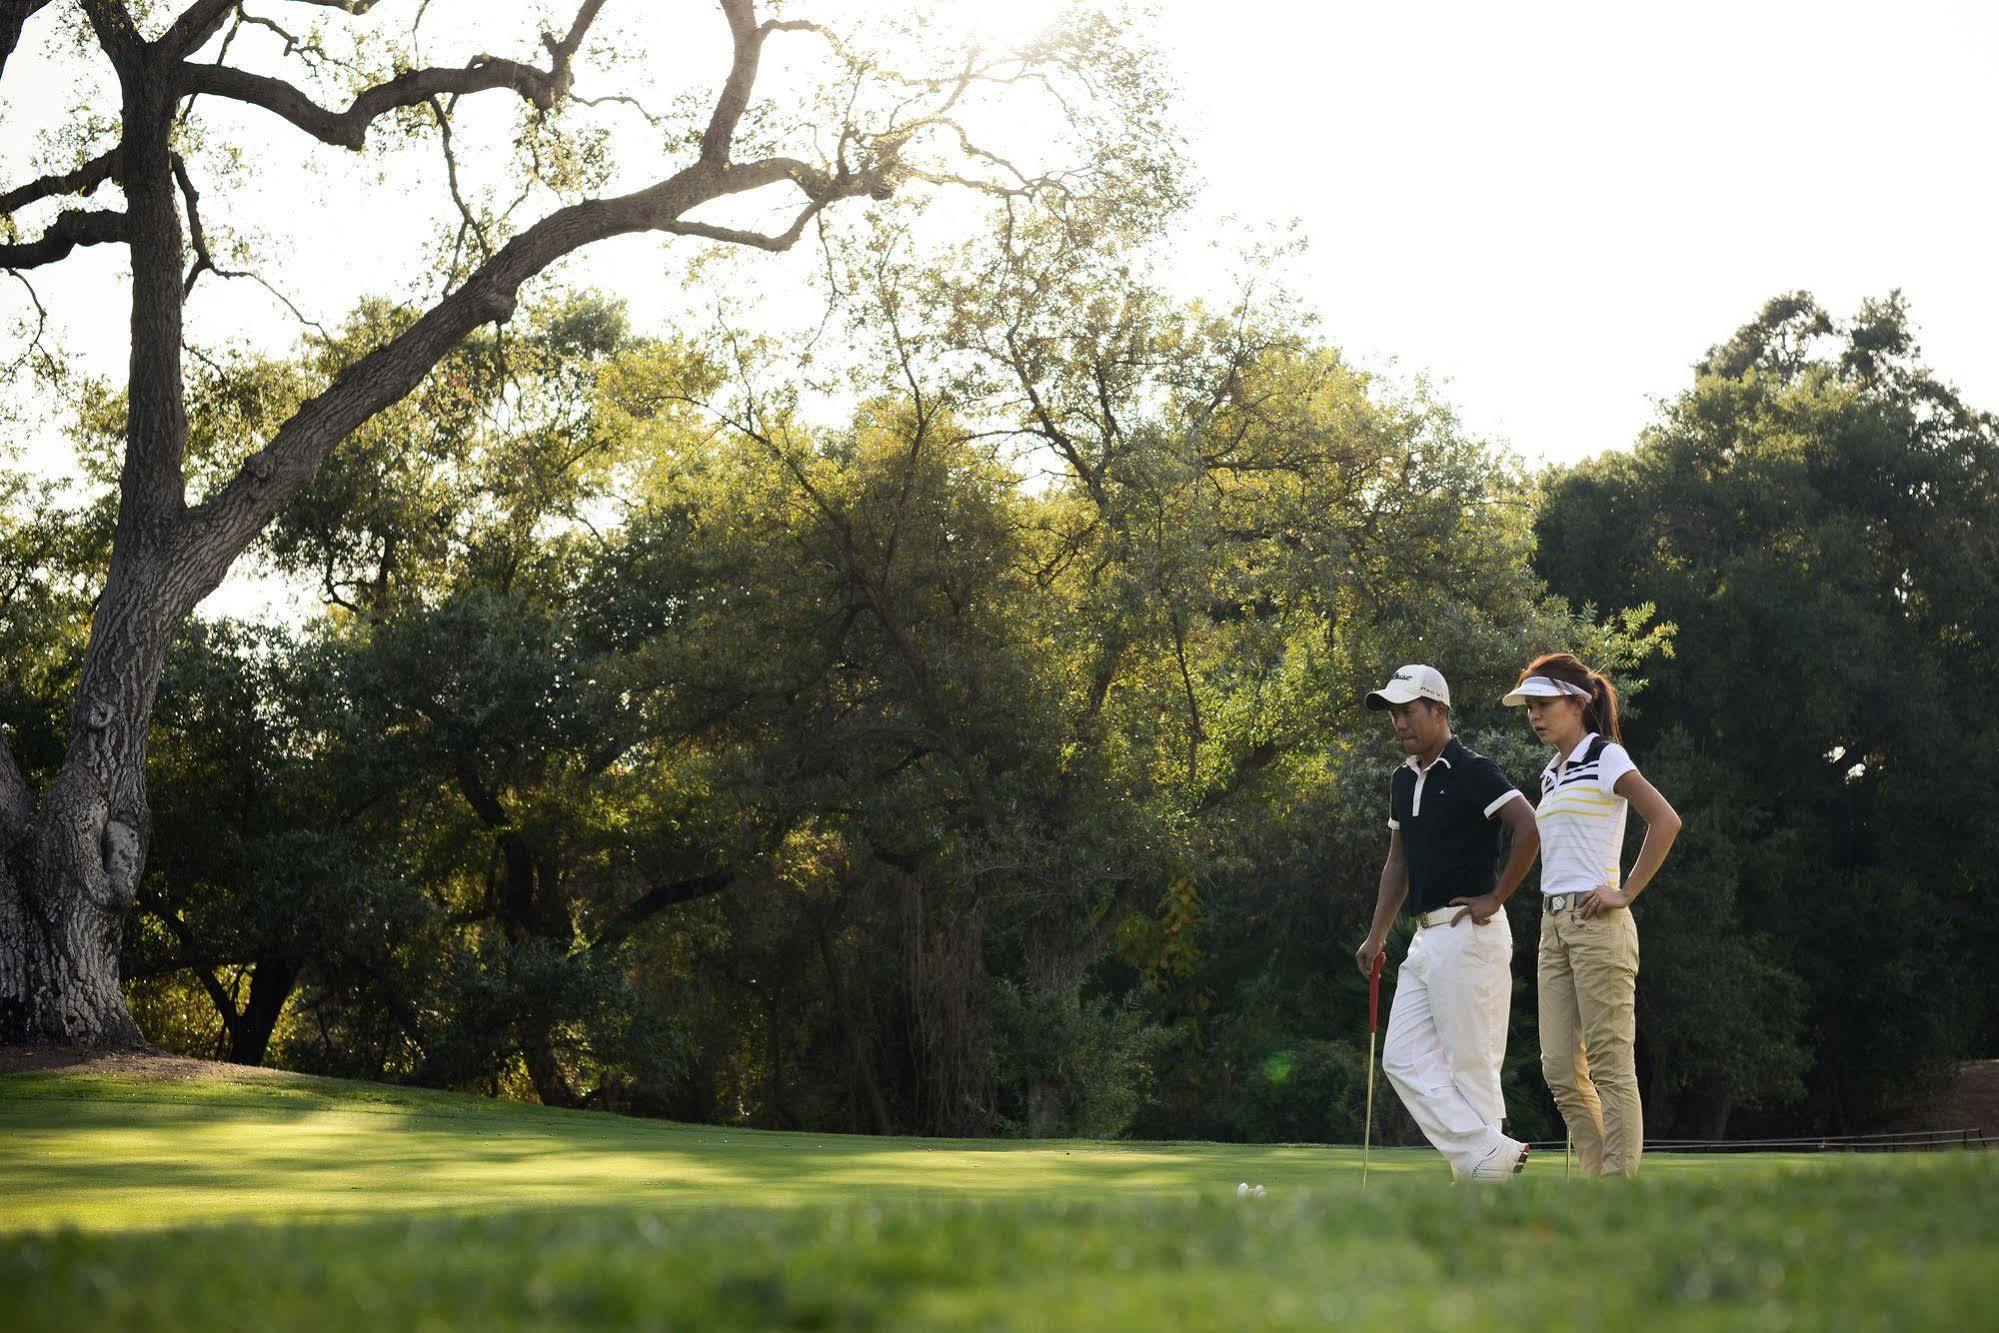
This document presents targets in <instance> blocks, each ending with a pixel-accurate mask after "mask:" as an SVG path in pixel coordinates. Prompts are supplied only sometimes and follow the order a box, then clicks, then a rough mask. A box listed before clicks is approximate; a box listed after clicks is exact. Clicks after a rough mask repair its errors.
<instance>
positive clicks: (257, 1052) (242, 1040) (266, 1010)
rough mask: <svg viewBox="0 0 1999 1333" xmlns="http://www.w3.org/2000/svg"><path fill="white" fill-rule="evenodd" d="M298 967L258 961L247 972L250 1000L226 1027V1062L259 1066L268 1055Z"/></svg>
mask: <svg viewBox="0 0 1999 1333" xmlns="http://www.w3.org/2000/svg"><path fill="white" fill-rule="evenodd" d="M298 974H299V966H298V964H297V963H295V962H293V961H292V960H291V959H289V958H260V959H258V960H257V965H256V967H254V968H252V969H251V972H250V998H249V999H248V1000H247V1001H245V1002H244V1005H243V1012H242V1013H240V1014H238V1015H237V1016H236V1021H235V1022H234V1023H232V1024H230V1025H229V1062H230V1063H231V1064H238V1065H260V1064H262V1063H264V1059H265V1057H266V1056H268V1055H269V1054H270V1049H271V1033H272V1032H274V1031H276V1030H277V1026H278V1018H279V1016H280V1015H282V1014H283V1013H284V1011H285V1002H286V1001H287V1000H289V999H291V995H292V989H293V988H294V987H295V986H297V985H298Z"/></svg>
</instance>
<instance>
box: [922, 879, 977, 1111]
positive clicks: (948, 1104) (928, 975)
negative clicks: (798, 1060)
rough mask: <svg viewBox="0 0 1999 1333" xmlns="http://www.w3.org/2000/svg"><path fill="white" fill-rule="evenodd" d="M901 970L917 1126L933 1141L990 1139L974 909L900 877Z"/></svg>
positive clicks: (971, 903)
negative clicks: (904, 971) (910, 1025)
mask: <svg viewBox="0 0 1999 1333" xmlns="http://www.w3.org/2000/svg"><path fill="white" fill-rule="evenodd" d="M900 880H901V889H902V895H901V915H902V948H903V963H904V965H905V966H906V967H907V968H908V985H909V1000H910V1013H911V1015H912V1017H913V1018H914V1019H915V1028H916V1032H915V1037H916V1041H915V1048H916V1052H917V1060H918V1071H919V1079H920V1095H921V1096H922V1099H923V1102H924V1107H923V1113H924V1119H925V1120H926V1121H927V1122H928V1124H929V1130H930V1132H931V1133H933V1134H939V1135H943V1136H945V1137H948V1138H961V1137H962V1138H977V1137H982V1136H984V1135H986V1134H989V1133H991V1132H992V1124H993V1104H994V1101H995V1100H996V1098H995V1089H994V1086H993V1071H992V1060H991V1052H990V1038H989V1035H988V1033H987V1028H986V1020H985V985H986V972H985V920H984V914H983V912H982V911H981V910H980V907H979V904H978V903H977V902H976V901H974V902H970V903H961V904H959V903H950V902H949V901H948V895H947V894H945V893H941V892H940V893H938V894H937V895H936V896H937V897H938V898H939V899H945V900H946V901H942V902H939V903H936V904H933V903H931V902H930V901H929V895H928V894H926V892H925V885H924V884H923V882H922V881H921V880H919V879H918V878H917V877H916V876H915V875H911V874H903V875H901V876H900Z"/></svg>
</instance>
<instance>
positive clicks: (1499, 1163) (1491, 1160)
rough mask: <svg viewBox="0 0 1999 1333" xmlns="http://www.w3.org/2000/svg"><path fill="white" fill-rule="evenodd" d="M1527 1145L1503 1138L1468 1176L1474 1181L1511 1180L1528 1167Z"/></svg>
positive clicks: (1475, 1164) (1473, 1167)
mask: <svg viewBox="0 0 1999 1333" xmlns="http://www.w3.org/2000/svg"><path fill="white" fill-rule="evenodd" d="M1527 1152H1528V1149H1527V1145H1526V1144H1524V1143H1522V1142H1520V1141H1519V1140H1518V1139H1509V1138H1505V1137H1503V1136H1502V1137H1501V1138H1500V1140H1499V1142H1497V1143H1495V1144H1493V1145H1492V1147H1491V1149H1490V1150H1488V1151H1487V1152H1486V1154H1485V1156H1483V1157H1481V1158H1479V1159H1478V1161H1477V1162H1476V1163H1474V1164H1473V1165H1472V1169H1471V1170H1470V1171H1469V1172H1467V1173H1466V1174H1467V1175H1469V1176H1470V1177H1471V1178H1472V1179H1473V1180H1511V1179H1513V1177H1515V1176H1517V1175H1519V1174H1520V1172H1521V1169H1522V1168H1523V1167H1525V1166H1526V1165H1527Z"/></svg>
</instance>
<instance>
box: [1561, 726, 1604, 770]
mask: <svg viewBox="0 0 1999 1333" xmlns="http://www.w3.org/2000/svg"><path fill="white" fill-rule="evenodd" d="M1595 739H1596V733H1595V732H1594V731H1592V732H1590V733H1589V734H1588V735H1587V736H1584V737H1583V738H1582V740H1581V741H1580V742H1579V743H1578V744H1577V745H1576V748H1575V749H1573V750H1571V751H1569V757H1568V758H1567V759H1564V760H1563V761H1562V767H1563V768H1567V767H1568V766H1569V765H1570V764H1580V763H1581V762H1582V761H1583V756H1584V755H1586V754H1588V753H1589V743H1590V742H1591V741H1593V740H1595Z"/></svg>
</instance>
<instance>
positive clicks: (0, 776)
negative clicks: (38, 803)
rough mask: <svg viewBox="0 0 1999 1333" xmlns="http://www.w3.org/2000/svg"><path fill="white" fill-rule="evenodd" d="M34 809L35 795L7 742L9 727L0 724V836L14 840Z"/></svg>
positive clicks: (24, 826)
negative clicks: (29, 788) (30, 789)
mask: <svg viewBox="0 0 1999 1333" xmlns="http://www.w3.org/2000/svg"><path fill="white" fill-rule="evenodd" d="M33 810H34V796H33V794H32V793H31V792H30V791H29V790H28V780H27V778H25V777H23V776H22V774H21V766H20V765H19V764H17V763H15V762H14V749H13V747H12V746H11V745H9V744H8V743H7V728H6V727H4V726H0V837H4V838H6V839H8V840H9V841H12V839H13V837H14V835H15V834H17V833H19V832H20V831H21V830H22V829H24V828H26V827H27V826H28V816H29V815H30V814H31V813H32V812H33Z"/></svg>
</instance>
